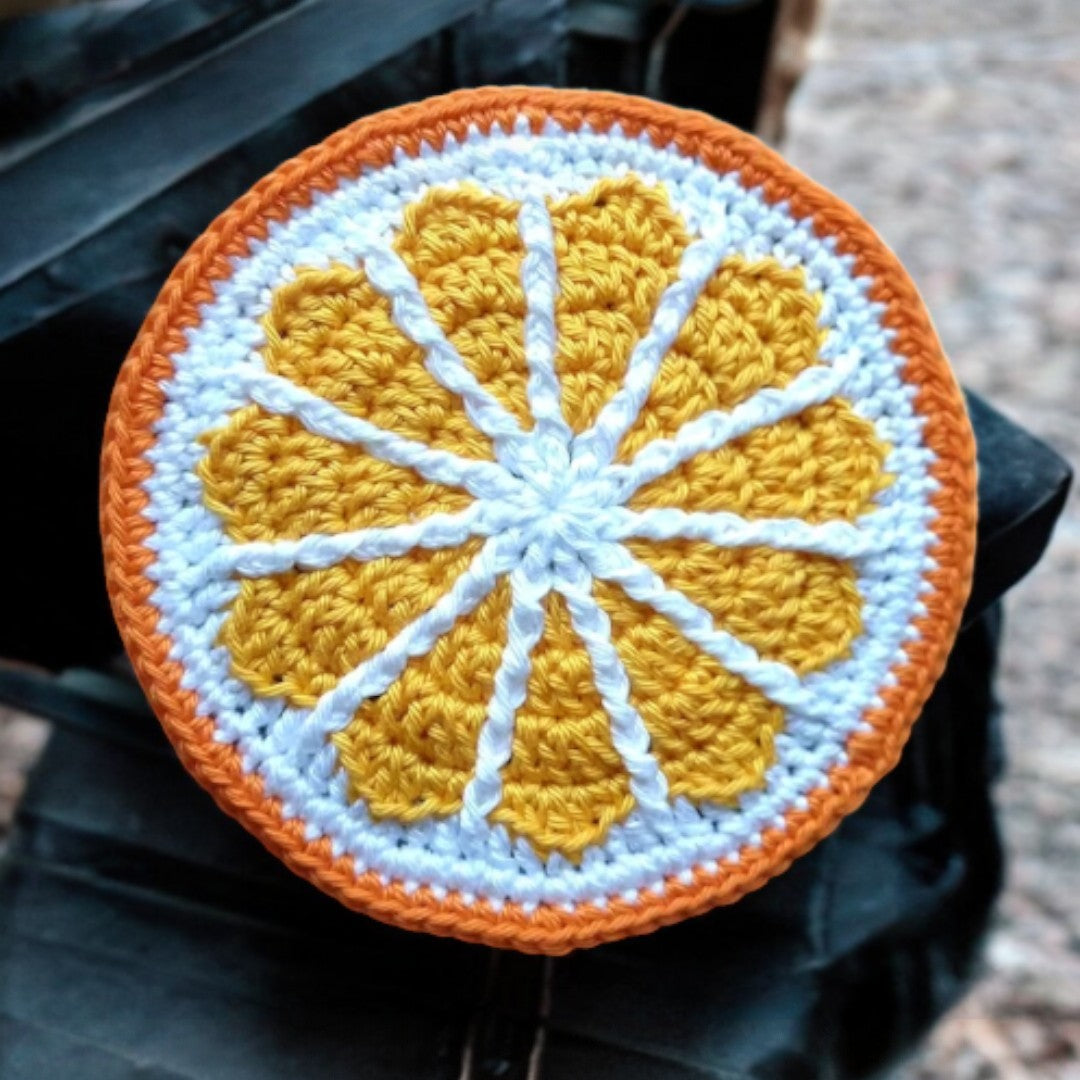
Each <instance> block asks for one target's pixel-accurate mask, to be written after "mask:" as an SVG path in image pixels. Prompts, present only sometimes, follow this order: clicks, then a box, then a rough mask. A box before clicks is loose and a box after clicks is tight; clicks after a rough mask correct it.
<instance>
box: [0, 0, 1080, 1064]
mask: <svg viewBox="0 0 1080 1080" xmlns="http://www.w3.org/2000/svg"><path fill="white" fill-rule="evenodd" d="M790 120H791V126H790V138H789V140H788V143H787V145H786V148H785V149H786V153H787V155H788V156H789V157H790V158H791V159H792V160H793V161H794V162H795V163H796V164H797V165H799V166H800V167H801V168H803V169H804V170H805V171H806V172H808V173H809V174H810V175H811V176H814V177H815V178H816V179H818V180H820V181H821V182H822V183H824V184H826V185H827V186H828V187H830V188H832V189H833V190H834V191H836V192H838V193H839V194H841V195H842V196H844V197H845V198H846V199H847V200H848V201H850V202H851V203H853V204H854V205H855V206H856V207H857V208H858V209H859V210H861V211H862V212H863V214H864V215H865V216H866V217H868V218H869V219H870V221H872V222H873V223H874V224H875V225H876V227H877V228H878V229H879V231H880V232H881V233H882V234H883V236H884V237H885V239H886V240H887V241H888V242H889V243H890V244H891V245H892V246H893V247H894V248H895V249H896V251H897V252H898V253H899V255H900V257H901V258H902V259H903V261H904V263H905V264H906V265H907V267H908V268H909V270H910V271H911V273H912V274H913V276H914V278H915V280H916V282H917V283H918V285H919V286H920V288H921V289H922V291H923V293H924V295H925V297H926V300H927V303H928V305H929V307H930V310H931V311H932V312H933V313H934V315H935V318H936V320H937V324H938V328H939V330H940V333H941V336H942V338H943V340H944V342H945V346H946V349H947V350H948V352H949V354H950V355H951V357H952V359H953V362H954V364H955V366H956V368H957V370H958V371H959V373H960V376H961V378H962V380H963V381H964V382H965V383H966V384H967V385H968V386H970V387H972V388H973V389H975V390H978V391H980V392H982V393H983V394H985V395H986V396H987V397H988V398H990V399H991V400H992V401H993V402H994V404H995V405H996V406H997V407H998V408H1000V409H1002V410H1003V411H1005V412H1006V413H1008V414H1009V415H1011V416H1012V417H1014V418H1015V419H1016V420H1018V421H1019V422H1020V423H1022V424H1023V425H1024V426H1026V427H1027V428H1029V429H1030V430H1031V431H1033V432H1035V433H1037V434H1039V435H1041V436H1042V437H1044V438H1045V439H1047V440H1048V441H1049V442H1051V443H1052V444H1053V445H1055V446H1056V447H1057V448H1058V449H1059V450H1061V451H1062V452H1064V453H1065V455H1066V456H1067V457H1069V458H1070V459H1071V460H1072V461H1073V462H1074V463H1076V462H1080V242H1078V237H1077V232H1078V226H1080V4H1078V3H1077V0H980V2H978V3H975V2H972V0H908V2H907V3H904V4H898V3H895V2H894V0H832V3H831V4H830V5H829V6H828V7H827V9H826V13H825V19H824V24H823V26H822V29H821V32H820V33H819V35H818V38H817V41H816V44H815V59H814V63H813V65H812V66H811V69H810V73H809V75H808V77H807V80H806V82H805V83H804V85H803V87H802V89H801V91H800V93H799V95H798V96H797V98H796V100H795V102H794V103H793V108H792V113H791V117H790ZM1077 611H1080V505H1078V502H1077V500H1076V499H1075V498H1074V499H1073V501H1072V502H1071V503H1070V505H1069V507H1068V509H1067V511H1066V515H1065V519H1064V521H1063V522H1062V524H1061V526H1060V528H1059V530H1058V533H1057V536H1056V538H1055V541H1054V543H1053V545H1052V547H1051V549H1050V552H1049V553H1048V555H1047V557H1046V559H1045V560H1044V562H1043V564H1042V565H1041V567H1040V568H1039V569H1038V571H1036V573H1035V574H1034V575H1033V576H1032V577H1031V578H1029V579H1028V580H1027V581H1026V582H1024V583H1023V584H1022V585H1020V586H1019V587H1018V588H1017V589H1016V590H1015V592H1014V593H1013V594H1012V595H1011V597H1010V602H1009V605H1008V615H1009V626H1008V634H1007V639H1006V643H1005V652H1004V668H1003V671H1002V678H1001V692H1002V696H1003V697H1004V699H1005V703H1006V706H1007V719H1006V735H1007V739H1008V746H1009V752H1010V768H1009V773H1008V776H1007V778H1006V780H1005V781H1004V782H1003V783H1002V785H1001V787H1000V790H999V792H998V796H999V802H1000V805H1001V808H1002V817H1003V822H1004V825H1005V831H1006V836H1007V842H1008V847H1009V852H1010V868H1009V885H1008V889H1007V892H1006V895H1005V898H1004V902H1003V904H1002V906H1001V911H1000V916H999V919H998V928H997V930H996V932H995V934H994V936H993V938H992V940H991V941H990V944H989V949H988V953H987V962H986V967H987V971H986V975H985V977H984V978H983V979H982V981H981V982H980V983H979V984H978V985H977V986H976V987H975V989H974V990H973V991H972V993H971V994H970V995H969V996H968V997H967V998H966V999H965V1000H964V1001H963V1002H962V1003H961V1004H960V1005H959V1006H957V1008H956V1009H955V1010H954V1011H953V1013H952V1014H951V1016H950V1017H949V1018H947V1020H946V1021H945V1022H944V1023H943V1024H942V1025H940V1027H939V1028H938V1029H937V1031H936V1033H935V1035H934V1037H933V1039H932V1040H931V1042H930V1044H929V1046H928V1047H927V1048H926V1049H925V1051H924V1052H923V1053H922V1054H921V1055H920V1056H919V1058H918V1059H917V1060H916V1061H915V1062H913V1063H912V1064H911V1065H910V1066H909V1067H908V1068H907V1069H906V1070H905V1071H904V1074H903V1075H904V1077H905V1080H929V1078H938V1077H942V1078H948V1080H992V1078H1002V1080H1029V1078H1030V1080H1035V1078H1038V1080H1073V1078H1077V1080H1080V679H1078V678H1077V667H1078V664H1077V661H1076V659H1075V658H1076V657H1077V656H1080V619H1078V618H1077V616H1076V613H1077ZM43 737H44V725H42V724H40V722H38V721H35V720H33V719H31V718H28V717H21V716H17V715H14V714H10V713H3V712H2V711H0V844H2V840H3V835H2V834H3V825H4V823H5V822H6V821H7V820H9V817H10V811H11V808H12V807H13V805H14V801H15V799H16V798H17V796H18V794H19V792H20V790H21V786H22V775H23V772H24V770H25V768H26V767H27V765H28V764H29V763H30V761H32V760H33V758H34V757H35V756H36V754H37V752H38V749H39V747H40V745H41V742H42V740H43Z"/></svg>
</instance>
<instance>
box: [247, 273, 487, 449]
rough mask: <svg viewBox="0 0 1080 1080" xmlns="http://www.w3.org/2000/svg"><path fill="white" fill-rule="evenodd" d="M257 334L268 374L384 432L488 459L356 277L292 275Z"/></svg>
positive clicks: (458, 410)
mask: <svg viewBox="0 0 1080 1080" xmlns="http://www.w3.org/2000/svg"><path fill="white" fill-rule="evenodd" d="M263 328H264V329H265V331H266V346H265V348H264V350H263V356H264V358H265V361H266V367H267V369H268V370H270V371H272V372H275V373H276V374H278V375H284V376H285V377H286V378H287V379H291V380H292V381H293V382H294V383H296V384H297V386H302V387H304V388H305V389H307V390H311V391H312V392H313V393H316V394H318V395H319V396H320V397H324V398H326V399H327V400H328V401H332V402H334V404H335V405H340V406H341V407H342V408H343V409H344V410H345V411H346V412H349V413H351V414H352V415H353V416H358V417H360V418H361V419H362V420H369V421H370V422H371V423H373V424H375V426H376V427H380V428H383V429H384V430H385V431H393V432H396V433H397V434H398V435H404V436H406V437H407V438H410V439H416V440H418V441H420V442H426V443H427V444H428V445H429V446H434V447H436V448H438V449H441V450H453V451H454V452H456V453H458V454H464V455H465V456H466V457H474V458H491V457H492V456H493V450H492V446H491V442H490V440H489V439H488V438H487V436H485V435H483V434H482V433H481V432H479V431H477V430H476V428H474V427H473V425H472V423H471V422H470V421H469V418H468V416H466V415H465V408H464V406H463V405H462V403H461V400H460V399H459V398H458V397H457V395H455V394H452V393H450V391H449V390H445V389H444V388H443V387H442V386H441V385H440V384H439V383H438V382H436V380H435V378H434V376H433V375H432V374H431V373H430V372H429V371H428V370H427V368H426V367H424V354H423V352H422V351H421V350H420V348H419V347H418V346H416V345H414V344H413V343H412V342H411V341H409V340H408V338H406V337H405V335H404V334H402V332H401V331H400V330H399V329H398V328H397V325H396V324H395V323H394V320H393V318H392V316H391V314H390V303H389V301H388V300H387V299H386V298H385V297H384V296H382V295H381V294H379V293H377V292H376V291H375V289H374V288H373V287H372V285H371V283H370V282H369V281H368V279H367V275H366V274H365V273H364V272H363V271H362V270H355V269H352V268H350V267H346V266H341V265H334V266H332V267H330V269H328V270H300V271H299V273H298V274H297V276H296V280H295V281H292V282H290V283H289V284H287V285H283V286H282V287H281V288H280V289H278V290H277V291H276V292H275V293H274V296H273V301H272V307H271V309H270V313H269V314H268V315H267V316H266V317H265V318H264V319H263Z"/></svg>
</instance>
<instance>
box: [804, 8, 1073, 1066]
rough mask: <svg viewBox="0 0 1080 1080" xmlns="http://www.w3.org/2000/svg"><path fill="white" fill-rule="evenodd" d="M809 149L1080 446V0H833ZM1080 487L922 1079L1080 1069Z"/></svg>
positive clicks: (944, 325) (974, 368)
mask: <svg viewBox="0 0 1080 1080" xmlns="http://www.w3.org/2000/svg"><path fill="white" fill-rule="evenodd" d="M789 124H790V126H789V138H788V141H787V143H786V145H785V147H784V149H785V153H786V154H787V156H788V157H789V158H791V160H792V161H793V162H794V163H795V164H796V165H798V166H799V167H800V168H802V169H803V170H804V171H805V172H807V173H809V174H810V175H811V176H813V177H814V178H815V179H817V180H819V181H820V182H821V183H823V184H825V185H826V186H827V187H830V188H832V189H833V190H834V191H835V192H837V193H838V194H839V195H841V196H842V197H844V198H845V199H847V200H848V201H849V202H851V203H852V204H853V205H854V206H856V207H857V208H858V209H859V210H860V211H862V213H863V214H864V215H865V216H866V217H867V218H868V219H869V220H870V221H871V222H873V223H874V225H875V226H876V228H877V229H878V230H879V231H880V232H881V234H882V235H883V236H884V238H885V239H886V241H887V242H888V243H889V244H890V245H891V246H892V247H893V248H894V249H895V250H896V252H897V253H898V254H899V256H900V258H901V259H902V260H903V262H904V263H905V265H906V266H907V267H908V269H909V270H910V272H911V274H912V276H913V277H914V279H915V282H916V284H917V285H918V286H919V287H920V289H921V290H922V292H923V295H924V297H925V299H926V302H927V305H928V306H929V308H930V311H931V312H932V313H933V315H934V318H935V320H936V322H937V326H938V330H939V332H940V334H941V337H942V339H943V341H944V344H945V348H946V350H947V352H948V353H949V355H950V357H951V358H952V361H953V364H954V365H955V367H956V369H957V371H958V372H959V374H960V378H961V380H962V381H963V382H964V383H965V384H966V385H968V386H969V387H971V388H972V389H974V390H977V391H979V392H980V393H982V394H983V395H985V396H986V397H987V398H989V399H990V400H991V401H992V402H993V403H994V405H995V406H997V407H998V408H999V409H1001V410H1002V411H1003V412H1005V413H1007V414H1008V415H1010V416H1011V417H1013V418H1014V419H1015V420H1017V421H1019V422H1020V423H1021V424H1023V425H1024V426H1025V427H1027V428H1028V429H1029V430H1030V431H1032V432H1034V433H1035V434H1037V435H1039V436H1041V437H1042V438H1044V439H1046V440H1047V441H1048V442H1050V443H1051V444H1053V445H1054V446H1055V447H1056V448H1057V449H1058V450H1059V451H1061V452H1062V453H1063V454H1065V456H1066V457H1068V458H1069V459H1070V460H1071V461H1072V462H1073V463H1074V464H1075V463H1080V242H1078V241H1080V237H1078V233H1080V4H1078V3H1077V2H1076V0H977V2H975V0H908V2H906V3H903V4H898V3H896V2H895V0H832V2H831V3H829V4H827V6H826V9H825V13H824V18H823V22H822V24H821V26H820V29H819V33H818V35H817V37H816V39H815V43H814V51H813V62H812V63H811V66H810V69H809V72H808V75H807V78H806V81H805V82H804V83H803V85H802V87H801V89H800V91H799V93H798V95H797V96H796V98H795V100H794V102H793V103H792V109H791V114H790V117H789ZM1078 611H1080V504H1078V501H1077V499H1076V498H1075V497H1073V498H1072V500H1071V501H1070V503H1069V506H1068V507H1067V509H1066V513H1065V517H1064V520H1063V521H1062V523H1061V524H1060V526H1059V528H1058V532H1057V535H1056V537H1055V539H1054V541H1053V543H1052V546H1051V548H1050V551H1049V552H1048V554H1047V556H1046V558H1045V560H1044V562H1043V563H1042V565H1041V566H1040V567H1039V568H1038V570H1037V571H1036V572H1035V573H1034V574H1033V575H1032V576H1031V577H1030V578H1029V579H1028V580H1027V581H1025V582H1023V583H1022V584H1021V585H1020V586H1019V587H1018V588H1017V589H1016V590H1015V592H1014V593H1012V594H1011V595H1010V599H1009V603H1008V605H1007V633H1006V639H1005V644H1004V664H1003V670H1002V673H1001V686H1000V690H1001V694H1002V697H1003V698H1004V702H1005V705H1006V710H1007V713H1006V720H1005V734H1006V739H1007V746H1008V753H1009V770H1008V774H1007V777H1006V779H1005V780H1004V782H1003V783H1002V784H1001V786H1000V788H999V790H998V799H999V804H1000V807H1001V812H1002V819H1003V824H1004V827H1005V834H1006V841H1007V845H1008V850H1009V860H1010V861H1009V883H1008V888H1007V892H1006V895H1005V898H1004V901H1003V903H1002V906H1001V911H1000V916H999V919H998V928H997V930H996V932H995V934H994V936H993V938H992V939H991V941H990V943H989V948H988V952H987V963H986V968H987V971H986V975H985V977H984V979H983V980H982V981H981V982H980V983H979V985H978V986H977V987H976V988H975V990H974V991H973V992H972V993H971V994H970V995H969V996H968V998H967V999H966V1000H965V1001H963V1002H962V1003H961V1004H960V1005H958V1006H957V1007H956V1009H955V1010H954V1011H953V1013H952V1014H951V1016H950V1017H949V1018H948V1019H947V1020H946V1021H945V1022H944V1023H943V1024H942V1025H941V1026H940V1027H939V1028H938V1030H937V1032H936V1033H935V1035H934V1037H933V1039H932V1040H931V1043H930V1045H929V1046H928V1047H927V1048H926V1050H925V1052H924V1053H923V1054H922V1055H921V1056H920V1057H919V1059H918V1060H917V1061H915V1062H913V1063H912V1064H911V1065H910V1067H909V1068H908V1069H907V1070H905V1072H904V1076H905V1077H907V1078H909V1080H914V1078H920V1080H921V1078H930V1077H946V1078H949V1080H976V1078H978V1080H990V1078H996V1077H1000V1078H1007V1080H1014V1078H1015V1080H1027V1078H1032V1080H1034V1078H1036V1077H1037V1078H1039V1080H1065V1078H1070V1080H1071V1078H1074V1077H1080V679H1078V677H1077V671H1078V667H1080V665H1078V663H1077V660H1076V657H1077V656H1078V655H1080V617H1078V615H1077V612H1078Z"/></svg>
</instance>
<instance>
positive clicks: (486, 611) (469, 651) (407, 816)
mask: <svg viewBox="0 0 1080 1080" xmlns="http://www.w3.org/2000/svg"><path fill="white" fill-rule="evenodd" d="M509 607H510V589H509V587H508V585H507V584H506V582H505V581H503V582H500V583H499V586H498V587H497V588H496V590H495V591H494V592H493V593H492V594H491V596H489V597H488V598H487V599H486V600H485V601H484V602H483V603H482V604H480V606H479V607H478V608H477V609H476V610H475V611H474V612H472V614H470V615H466V616H464V617H463V618H461V619H459V620H458V621H457V623H456V624H455V625H454V627H453V629H452V630H451V631H450V632H449V633H448V634H446V635H444V636H443V637H442V638H440V639H439V640H438V642H436V644H435V647H434V648H433V649H432V650H431V652H430V653H428V654H427V655H426V656H419V657H416V658H415V659H413V660H411V661H410V662H409V665H408V667H407V668H406V669H405V671H404V672H403V673H402V675H401V678H399V679H398V680H397V681H396V682H395V683H394V684H393V685H392V686H391V687H390V688H389V689H388V690H387V691H386V693H385V694H383V695H382V696H381V697H378V698H375V699H374V700H372V701H366V702H365V703H364V704H363V705H361V706H360V708H359V709H358V710H357V712H356V715H355V716H354V717H353V719H352V722H351V723H350V724H349V725H348V727H346V728H345V729H344V730H343V731H340V732H338V734H336V735H335V736H334V737H333V738H334V744H335V745H336V746H337V748H338V753H339V754H340V756H341V764H342V766H343V767H344V769H345V771H346V773H347V774H348V777H349V796H350V798H353V799H363V800H364V801H365V802H366V804H367V806H368V809H369V810H370V812H371V813H372V815H373V816H374V817H376V818H392V819H394V820H395V821H420V820H422V819H423V818H426V817H430V816H432V815H433V814H434V815H440V816H446V815H449V814H454V813H457V811H458V810H460V809H461V797H462V795H463V794H464V791H465V785H466V784H467V783H468V782H469V777H470V776H471V775H472V769H473V762H474V760H475V749H476V740H477V738H478V736H479V734H480V728H481V725H482V724H483V722H484V717H485V716H486V715H487V709H488V702H489V701H490V700H491V692H492V689H493V687H494V682H495V671H496V669H497V668H498V666H499V661H500V659H501V658H502V651H503V646H504V645H505V643H506V616H507V612H508V610H509Z"/></svg>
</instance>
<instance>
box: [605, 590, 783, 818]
mask: <svg viewBox="0 0 1080 1080" xmlns="http://www.w3.org/2000/svg"><path fill="white" fill-rule="evenodd" d="M595 593H596V598H597V600H598V601H599V603H600V606H601V607H603V609H604V610H605V611H606V612H607V614H608V617H609V618H610V619H611V623H612V638H613V640H614V641H615V643H616V648H617V649H618V652H619V657H620V658H621V660H622V662H623V664H624V665H625V666H626V673H627V675H629V677H630V685H631V687H632V689H631V695H630V700H631V703H632V704H633V705H634V707H635V708H636V709H637V710H638V712H640V713H641V718H642V720H644V721H645V726H646V728H648V731H649V734H650V735H651V736H652V739H653V752H654V753H655V754H656V758H657V761H658V762H659V763H660V768H661V769H662V770H663V772H664V775H665V776H666V777H667V779H668V783H669V784H670V785H671V793H672V795H675V796H679V795H684V796H686V797H687V798H689V799H698V800H709V801H711V802H719V803H732V802H734V801H735V800H736V799H737V798H738V797H739V796H740V795H741V794H743V793H744V792H746V791H752V790H754V789H755V788H757V787H760V786H761V783H762V778H763V777H764V775H765V770H766V769H767V768H768V767H769V766H770V765H771V764H772V763H773V761H774V758H775V755H774V752H773V738H774V737H775V735H776V733H777V732H778V731H779V730H780V728H781V726H782V724H783V720H784V714H783V711H782V710H781V709H780V708H778V707H777V706H776V705H774V704H773V703H772V702H771V701H769V700H768V698H766V697H765V696H764V695H763V694H761V693H760V692H759V691H757V690H755V689H754V688H753V687H752V686H750V685H748V684H747V683H746V682H744V681H743V680H742V679H741V678H739V676H737V675H732V674H731V672H729V671H727V670H726V669H724V668H723V667H721V666H720V665H719V664H718V663H717V662H716V661H715V660H714V659H713V658H712V657H711V656H709V655H707V654H706V653H704V652H702V651H701V650H700V649H699V648H698V647H697V646H696V645H693V644H691V643H690V642H689V641H687V640H686V638H685V637H683V635H682V634H681V633H679V631H678V630H676V629H675V627H674V626H672V625H671V623H670V622H668V620H667V619H665V618H664V616H663V615H660V614H658V613H657V612H655V611H653V610H652V608H649V607H646V606H645V605H643V604H638V603H636V602H635V601H633V600H631V599H630V598H629V597H628V596H627V595H626V594H625V593H623V592H622V591H621V590H620V589H617V588H615V587H614V586H612V585H608V584H606V583H604V582H598V583H597V584H596V587H595Z"/></svg>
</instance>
